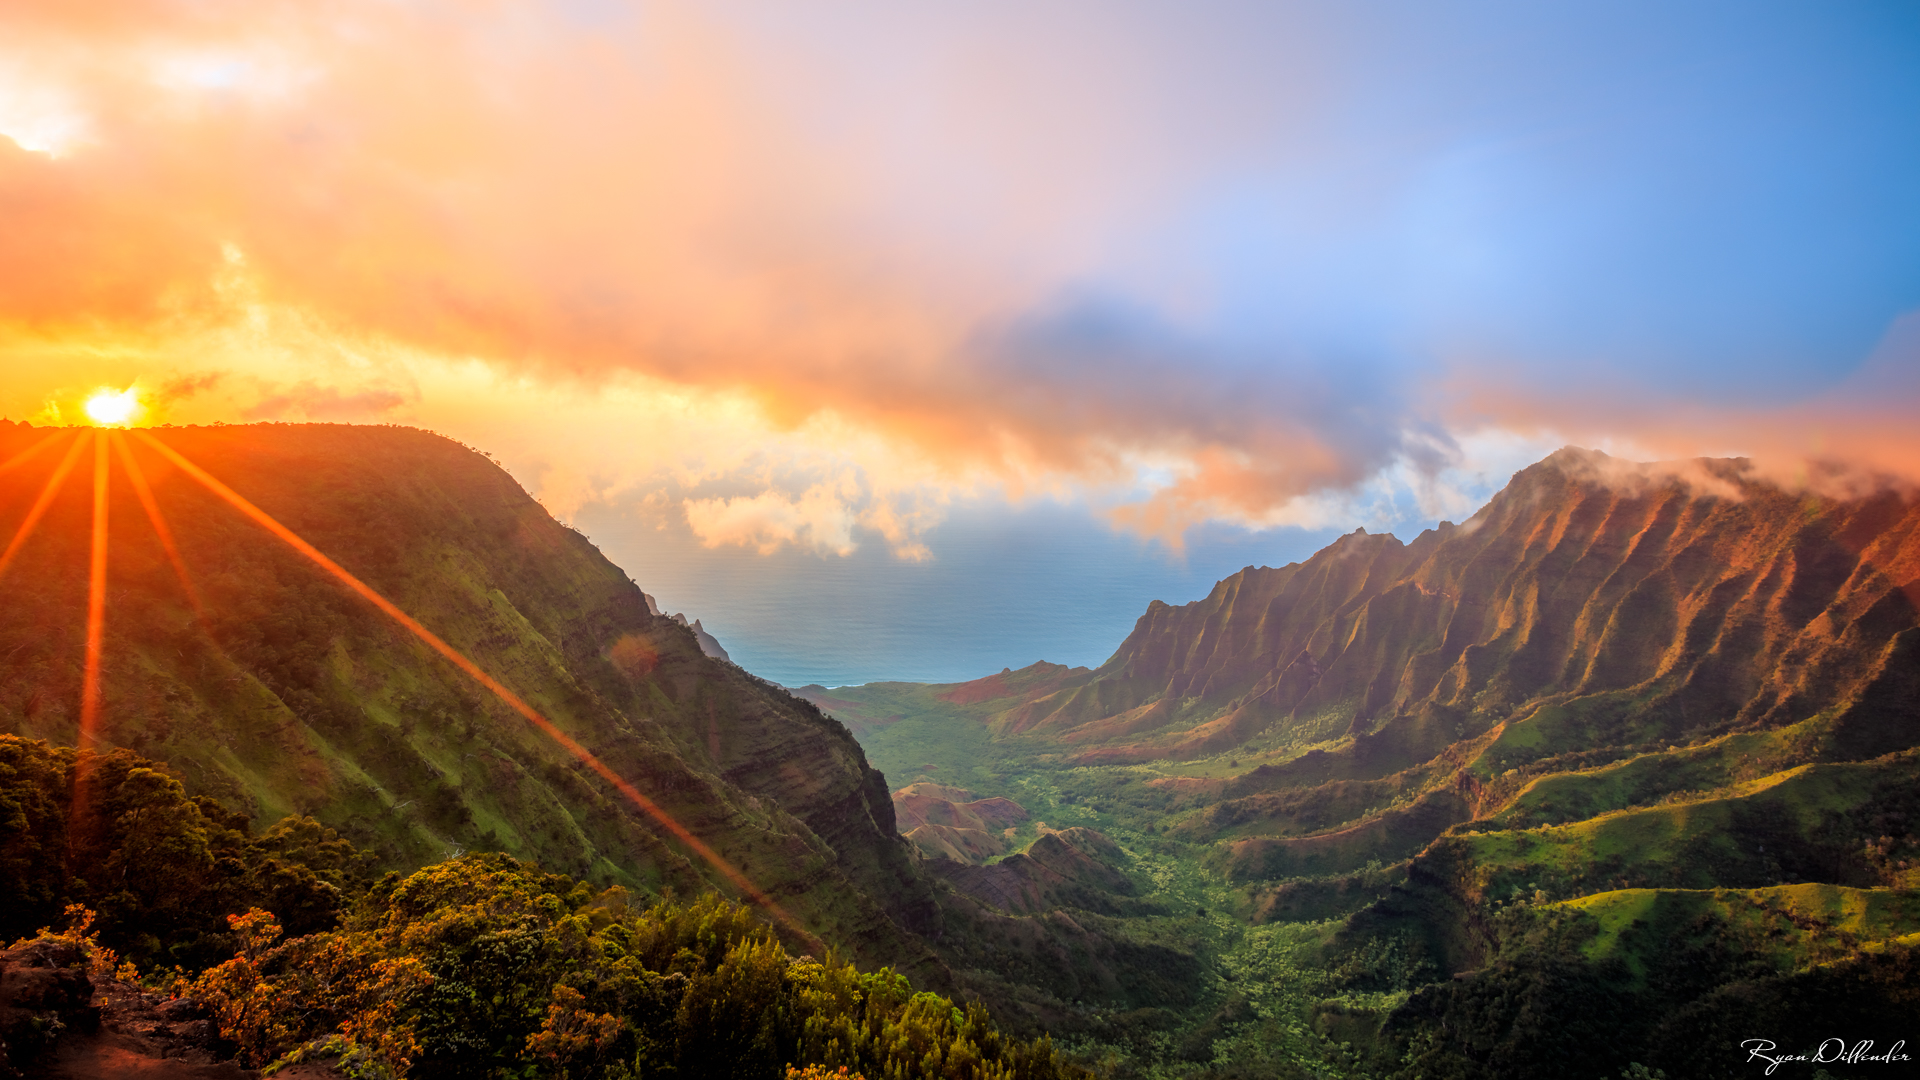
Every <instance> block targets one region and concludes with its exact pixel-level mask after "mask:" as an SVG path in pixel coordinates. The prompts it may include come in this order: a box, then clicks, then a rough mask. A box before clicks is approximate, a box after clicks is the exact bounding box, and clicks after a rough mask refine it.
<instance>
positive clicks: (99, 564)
mask: <svg viewBox="0 0 1920 1080" xmlns="http://www.w3.org/2000/svg"><path fill="white" fill-rule="evenodd" d="M107 464H108V459H107V433H106V432H104V431H96V432H94V433H93V550H92V555H91V558H89V560H88V562H87V668H86V678H85V680H84V681H83V682H82V683H81V684H80V745H82V746H85V745H87V744H88V743H90V742H94V741H96V740H97V738H98V736H96V735H95V732H96V730H97V729H98V728H99V724H100V654H101V651H102V650H103V649H104V648H105V645H106V634H107Z"/></svg>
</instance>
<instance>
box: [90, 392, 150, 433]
mask: <svg viewBox="0 0 1920 1080" xmlns="http://www.w3.org/2000/svg"><path fill="white" fill-rule="evenodd" d="M85 408H86V411H87V419H89V420H91V421H93V422H94V424H96V425H98V426H100V427H125V426H127V425H128V424H131V423H133V421H134V420H135V419H137V418H138V417H139V416H140V414H141V413H143V412H145V411H146V407H145V406H144V405H142V404H141V403H140V393H139V391H138V389H137V388H135V387H131V386H129V387H127V388H126V389H125V390H100V391H97V392H95V394H94V395H93V396H92V397H90V398H88V399H87V403H86V406H85Z"/></svg>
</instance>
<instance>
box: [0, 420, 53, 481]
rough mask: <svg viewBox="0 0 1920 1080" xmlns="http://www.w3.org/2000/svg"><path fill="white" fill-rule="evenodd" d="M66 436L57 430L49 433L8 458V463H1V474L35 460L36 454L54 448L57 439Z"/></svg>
mask: <svg viewBox="0 0 1920 1080" xmlns="http://www.w3.org/2000/svg"><path fill="white" fill-rule="evenodd" d="M65 434H67V432H66V431H65V430H55V431H49V432H47V433H46V434H45V435H43V436H41V437H40V438H39V440H37V441H36V442H35V443H34V444H33V445H32V446H29V447H27V448H26V449H25V450H22V451H20V452H19V453H17V454H15V455H13V456H12V457H10V458H8V459H7V460H6V461H4V462H0V472H6V471H7V470H8V469H11V468H13V467H14V466H16V465H25V464H26V463H27V462H28V461H31V460H32V459H33V456H34V455H35V454H38V453H39V452H40V451H42V450H45V449H46V448H47V447H49V446H52V445H53V444H54V441H55V440H56V439H58V438H59V437H60V436H62V435H65Z"/></svg>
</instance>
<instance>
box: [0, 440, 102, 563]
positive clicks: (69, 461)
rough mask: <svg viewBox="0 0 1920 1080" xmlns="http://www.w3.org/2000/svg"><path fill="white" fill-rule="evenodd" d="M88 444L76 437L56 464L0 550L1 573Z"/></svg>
mask: <svg viewBox="0 0 1920 1080" xmlns="http://www.w3.org/2000/svg"><path fill="white" fill-rule="evenodd" d="M86 445H87V444H86V441H85V440H83V439H75V440H74V441H73V448H72V449H70V450H68V451H67V456H66V457H63V458H61V459H60V464H58V465H56V466H54V469H53V475H52V476H49V477H47V486H46V487H43V488H41V489H40V497H39V498H38V499H35V500H34V501H33V508H32V509H30V510H28V511H27V516H26V519H25V520H23V521H21V522H20V528H19V530H18V531H16V532H15V533H14V534H13V541H12V542H11V543H9V544H8V545H7V550H6V551H4V552H0V574H5V573H6V572H7V567H9V566H12V565H13V557H14V556H15V555H18V554H19V553H20V546H21V545H22V544H25V543H26V542H27V537H29V536H31V535H33V528H34V526H36V525H38V524H40V519H41V518H42V517H45V516H46V513H47V507H49V506H52V505H53V497H54V496H55V495H57V494H59V493H60V485H61V484H62V483H65V482H66V479H67V474H68V473H70V472H72V471H73V463H74V462H76V461H78V460H79V459H80V451H81V450H82V449H84V448H85V447H86Z"/></svg>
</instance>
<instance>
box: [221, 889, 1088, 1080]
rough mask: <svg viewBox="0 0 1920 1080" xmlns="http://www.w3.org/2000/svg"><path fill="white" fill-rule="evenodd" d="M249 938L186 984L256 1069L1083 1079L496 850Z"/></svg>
mask: <svg viewBox="0 0 1920 1080" xmlns="http://www.w3.org/2000/svg"><path fill="white" fill-rule="evenodd" d="M231 922H232V924H233V930H234V935H235V937H236V938H237V939H238V940H239V942H240V946H241V947H240V951H239V953H238V954H237V955H236V956H234V958H233V959H231V960H229V961H227V962H226V963H224V964H221V965H219V966H218V967H215V968H213V969H211V970H209V971H207V972H205V973H204V974H202V975H200V976H199V977H198V978H197V979H195V980H193V981H192V982H191V983H190V984H189V985H187V986H185V987H184V989H185V990H186V992H188V993H191V994H194V995H197V996H201V997H203V998H205V999H206V1000H207V1001H209V1003H210V1004H211V1005H212V1007H213V1009H214V1014H215V1016H216V1018H217V1019H218V1022H219V1025H220V1030H221V1032H222V1033H223V1035H225V1036H226V1037H227V1038H228V1039H230V1040H232V1042H233V1043H234V1044H235V1046H236V1048H237V1051H238V1053H239V1055H240V1057H241V1058H242V1060H244V1061H246V1062H247V1063H249V1064H252V1065H256V1066H261V1065H265V1066H269V1067H271V1066H272V1065H273V1064H275V1063H280V1064H286V1063H291V1062H295V1061H300V1060H307V1059H313V1058H322V1057H328V1058H336V1059H340V1060H343V1061H346V1062H349V1063H352V1065H353V1067H354V1068H356V1069H358V1070H360V1071H361V1073H362V1074H363V1075H379V1074H382V1073H385V1074H388V1075H393V1076H399V1075H405V1074H408V1073H409V1072H411V1073H413V1074H415V1075H422V1076H434V1077H507V1076H553V1077H568V1078H572V1080H586V1078H600V1077H608V1078H612V1077H637V1076H656V1075H674V1076H683V1077H689V1078H693V1077H716V1078H719V1077H742V1078H747V1077H780V1076H783V1075H785V1070H786V1069H787V1068H788V1067H789V1066H801V1067H812V1066H817V1067H819V1068H820V1069H824V1070H838V1069H841V1068H847V1069H850V1070H852V1071H853V1072H856V1073H860V1074H862V1075H864V1076H872V1077H888V1078H893V1077H899V1078H909V1077H916V1078H917V1077H928V1078H932V1077H941V1078H951V1080H960V1078H968V1080H972V1078H982V1080H987V1078H991V1080H1001V1078H1006V1080H1013V1078H1020V1080H1027V1078H1033V1080H1040V1078H1054V1077H1069V1076H1075V1075H1080V1073H1079V1072H1078V1071H1077V1070H1076V1069H1075V1068H1073V1067H1072V1066H1070V1065H1067V1064H1064V1063H1063V1062H1062V1061H1060V1060H1059V1059H1058V1057H1057V1055H1056V1054H1055V1053H1054V1051H1053V1049H1052V1048H1051V1045H1050V1044H1049V1042H1048V1041H1047V1040H1046V1039H1045V1038H1044V1037H1042V1038H1040V1039H1036V1040H1030V1041H1023V1040H1019V1039H1012V1038H1008V1037H1006V1036H1004V1035H1002V1034H1001V1033H1000V1032H999V1031H998V1030H997V1029H996V1028H995V1027H994V1025H993V1024H992V1022H991V1021H990V1020H989V1019H988V1017H987V1014H986V1012H985V1010H984V1009H982V1008H981V1007H980V1006H978V1005H971V1006H968V1007H966V1008H961V1007H959V1006H957V1005H955V1004H954V1003H953V1002H952V1001H950V1000H948V999H947V998H945V997H942V996H940V995H938V994H932V993H926V992H918V993H916V992H915V991H914V989H913V987H912V986H911V985H910V984H909V982H908V980H907V979H906V978H905V977H904V976H902V975H900V974H898V973H896V972H894V971H892V970H890V969H885V968H883V969H881V970H878V971H873V972H867V973H864V974H863V973H861V972H859V971H857V970H855V968H854V967H853V966H852V965H851V964H847V963H845V962H842V961H839V960H837V959H835V958H833V957H831V956H829V957H826V958H824V959H816V958H814V957H811V956H800V957H794V956H791V955H789V954H788V953H787V951H786V950H785V949H784V948H783V947H782V946H781V944H780V942H779V941H778V939H777V938H776V937H775V936H774V934H773V932H772V931H771V929H770V928H769V927H767V926H766V924H764V923H763V922H761V921H760V920H759V919H757V918H756V917H755V916H754V915H753V913H752V912H750V911H749V910H748V909H746V908H743V907H741V906H739V905H736V904H732V903H729V902H727V901H725V900H722V899H721V898H719V897H718V896H716V895H714V894H711V893H708V894H706V895H703V896H701V897H699V898H697V899H695V900H692V901H690V902H678V901H675V900H674V899H672V898H670V897H669V898H665V899H661V900H658V901H656V902H653V903H651V904H647V905H644V906H641V905H634V904H632V903H631V900H630V896H629V894H628V892H627V890H626V889H624V888H622V887H620V886H614V887H612V888H608V889H605V890H595V889H593V888H591V887H589V886H587V885H586V884H584V883H579V882H575V881H573V880H572V879H570V878H568V877H566V876H564V875H559V874H548V873H545V872H542V871H541V870H539V869H538V868H537V867H533V866H531V865H528V864H525V863H521V862H518V861H516V860H514V859H512V858H511V857H509V856H505V855H498V854H494V855H468V856H464V857H462V858H459V859H454V860H450V861H448V862H444V863H439V864H436V865H434V866H430V867H427V868H426V869H424V870H421V871H419V872H417V873H414V874H412V875H409V876H407V877H404V878H403V877H401V876H399V875H398V874H391V875H388V876H387V877H386V878H384V879H382V880H381V881H380V882H379V883H378V884H376V885H375V886H374V887H373V888H372V889H371V890H370V891H369V892H368V893H367V894H366V896H365V897H363V898H362V899H361V900H360V901H359V902H358V903H356V904H355V905H354V906H353V908H352V909H351V911H350V912H349V913H348V916H347V918H346V921H345V924H344V925H343V926H342V927H341V928H340V929H338V930H335V931H329V932H324V933H320V934H313V935H308V936H305V937H299V938H294V939H292V940H289V941H285V942H280V941H278V940H277V939H278V938H279V935H280V928H279V926H278V925H277V923H275V922H274V920H273V917H272V916H271V915H270V914H268V913H266V912H263V911H258V910H255V911H251V912H248V913H246V914H243V915H235V916H232V917H231Z"/></svg>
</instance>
